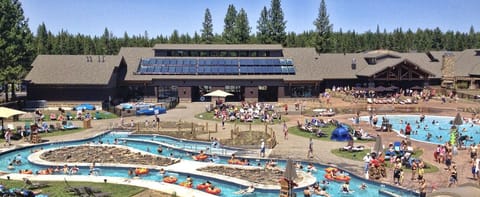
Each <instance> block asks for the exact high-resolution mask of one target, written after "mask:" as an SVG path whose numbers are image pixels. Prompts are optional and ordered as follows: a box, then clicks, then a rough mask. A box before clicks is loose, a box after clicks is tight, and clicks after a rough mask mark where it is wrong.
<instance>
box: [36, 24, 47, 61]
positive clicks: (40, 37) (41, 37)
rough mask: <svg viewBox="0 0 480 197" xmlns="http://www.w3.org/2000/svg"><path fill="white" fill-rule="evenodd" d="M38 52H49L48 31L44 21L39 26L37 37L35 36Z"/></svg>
mask: <svg viewBox="0 0 480 197" xmlns="http://www.w3.org/2000/svg"><path fill="white" fill-rule="evenodd" d="M35 44H36V47H35V49H36V52H37V54H48V51H49V48H50V47H49V43H48V33H47V27H46V26H45V23H42V24H40V25H39V26H38V28H37V37H36V38H35Z"/></svg>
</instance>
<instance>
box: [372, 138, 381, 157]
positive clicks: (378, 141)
mask: <svg viewBox="0 0 480 197" xmlns="http://www.w3.org/2000/svg"><path fill="white" fill-rule="evenodd" d="M373 151H375V154H377V156H378V153H380V152H383V144H382V137H380V135H377V137H376V138H375V145H374V146H373Z"/></svg>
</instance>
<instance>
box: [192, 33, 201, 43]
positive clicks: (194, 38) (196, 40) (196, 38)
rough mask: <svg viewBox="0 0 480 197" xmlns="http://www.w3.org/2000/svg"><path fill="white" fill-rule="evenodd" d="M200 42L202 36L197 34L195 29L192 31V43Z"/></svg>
mask: <svg viewBox="0 0 480 197" xmlns="http://www.w3.org/2000/svg"><path fill="white" fill-rule="evenodd" d="M201 42H202V38H201V37H200V35H198V33H197V31H195V33H193V43H194V44H200V43H201Z"/></svg>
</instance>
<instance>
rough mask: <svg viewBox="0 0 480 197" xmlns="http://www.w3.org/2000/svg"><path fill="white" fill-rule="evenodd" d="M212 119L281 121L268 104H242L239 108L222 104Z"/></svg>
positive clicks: (223, 120)
mask: <svg viewBox="0 0 480 197" xmlns="http://www.w3.org/2000/svg"><path fill="white" fill-rule="evenodd" d="M213 111H214V118H215V119H219V120H222V122H225V121H236V120H239V121H240V122H253V120H254V119H259V120H261V121H262V122H273V121H274V120H275V119H278V120H281V119H282V117H281V114H280V113H278V112H276V111H275V106H274V105H272V104H268V103H259V102H255V103H248V102H242V103H241V105H240V106H235V105H230V104H224V105H221V106H219V107H217V108H215V109H214V110H213Z"/></svg>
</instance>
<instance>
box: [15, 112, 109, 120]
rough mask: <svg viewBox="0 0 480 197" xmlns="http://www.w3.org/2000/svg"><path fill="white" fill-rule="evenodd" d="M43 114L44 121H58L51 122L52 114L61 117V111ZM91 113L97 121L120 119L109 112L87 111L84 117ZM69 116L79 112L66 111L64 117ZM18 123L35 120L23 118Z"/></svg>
mask: <svg viewBox="0 0 480 197" xmlns="http://www.w3.org/2000/svg"><path fill="white" fill-rule="evenodd" d="M42 112H43V116H44V118H43V120H44V121H56V120H50V114H55V117H58V115H60V114H61V113H60V111H42ZM87 112H89V113H90V116H91V117H92V118H97V119H113V118H118V116H117V114H114V113H111V112H108V111H85V112H84V113H83V115H84V116H85V114H86V113H87ZM97 112H98V114H97ZM67 115H70V116H73V117H75V116H77V111H65V113H64V114H63V117H66V116H67ZM18 121H20V122H33V120H32V119H31V118H21V119H19V120H18Z"/></svg>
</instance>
